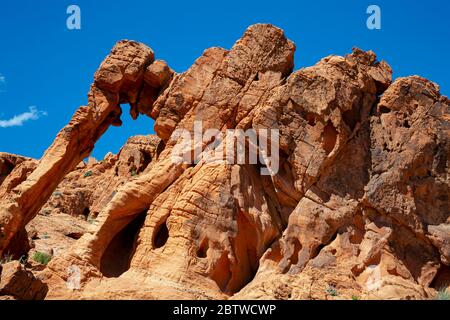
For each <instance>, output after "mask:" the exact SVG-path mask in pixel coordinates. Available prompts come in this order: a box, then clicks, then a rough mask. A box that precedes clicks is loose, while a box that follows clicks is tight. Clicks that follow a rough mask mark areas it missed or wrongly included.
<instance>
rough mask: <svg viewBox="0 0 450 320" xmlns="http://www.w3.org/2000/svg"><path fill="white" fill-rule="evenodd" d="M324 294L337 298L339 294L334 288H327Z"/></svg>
mask: <svg viewBox="0 0 450 320" xmlns="http://www.w3.org/2000/svg"><path fill="white" fill-rule="evenodd" d="M325 292H326V293H327V294H329V295H330V296H332V297H337V296H338V295H339V292H338V291H337V289H336V288H335V287H334V286H328V288H327V290H326V291H325Z"/></svg>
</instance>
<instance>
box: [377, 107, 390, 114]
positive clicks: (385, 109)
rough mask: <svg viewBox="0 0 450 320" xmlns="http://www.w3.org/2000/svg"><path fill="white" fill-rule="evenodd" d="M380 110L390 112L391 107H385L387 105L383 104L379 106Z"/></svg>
mask: <svg viewBox="0 0 450 320" xmlns="http://www.w3.org/2000/svg"><path fill="white" fill-rule="evenodd" d="M379 111H380V113H389V112H391V109H389V108H388V107H385V106H381V107H380V108H379Z"/></svg>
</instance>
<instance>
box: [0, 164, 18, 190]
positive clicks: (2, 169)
mask: <svg viewBox="0 0 450 320" xmlns="http://www.w3.org/2000/svg"><path fill="white" fill-rule="evenodd" d="M14 168H15V165H14V164H13V163H11V162H10V161H8V160H4V161H2V162H0V185H1V184H2V183H3V181H4V180H5V179H6V177H7V176H8V175H9V174H10V173H11V172H12V171H13V170H14Z"/></svg>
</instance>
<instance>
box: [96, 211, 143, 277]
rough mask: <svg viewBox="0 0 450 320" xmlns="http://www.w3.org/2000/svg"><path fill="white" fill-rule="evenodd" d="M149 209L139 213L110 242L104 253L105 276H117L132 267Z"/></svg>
mask: <svg viewBox="0 0 450 320" xmlns="http://www.w3.org/2000/svg"><path fill="white" fill-rule="evenodd" d="M146 215H147V211H144V212H141V213H140V214H138V215H137V216H136V217H135V218H134V219H133V220H132V221H131V222H130V223H128V225H126V226H125V227H124V228H123V229H122V230H121V231H120V232H119V233H117V234H116V236H115V237H114V238H113V240H112V241H111V242H110V244H109V245H108V247H107V248H106V250H105V252H104V253H103V256H102V260H101V264H100V271H101V272H102V274H103V275H104V276H105V277H108V278H117V277H119V276H120V275H121V274H123V273H124V272H126V271H127V270H128V269H129V268H130V262H131V259H132V258H133V255H134V252H135V250H136V242H137V238H138V236H139V231H140V230H141V228H142V226H143V225H144V221H145V217H146Z"/></svg>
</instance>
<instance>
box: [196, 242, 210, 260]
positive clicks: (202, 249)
mask: <svg viewBox="0 0 450 320" xmlns="http://www.w3.org/2000/svg"><path fill="white" fill-rule="evenodd" d="M208 249H209V241H208V238H205V239H203V241H202V242H201V243H200V246H199V247H198V249H197V257H199V258H206V256H207V253H208Z"/></svg>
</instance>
